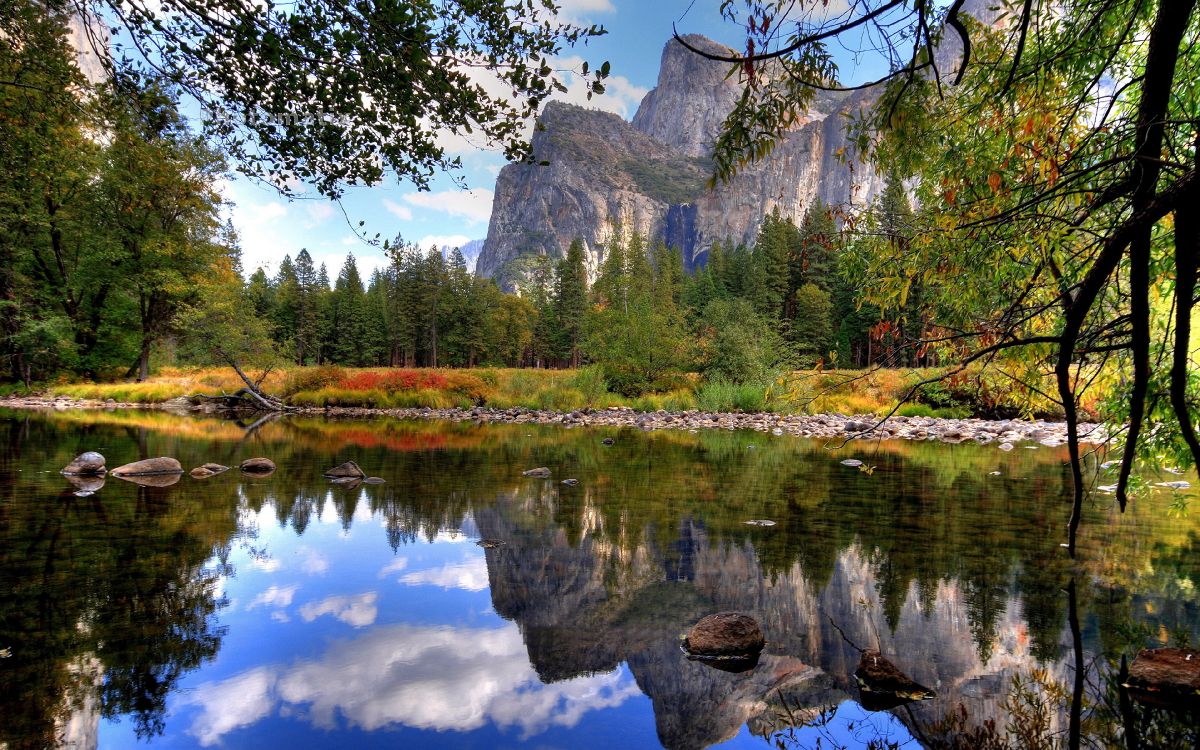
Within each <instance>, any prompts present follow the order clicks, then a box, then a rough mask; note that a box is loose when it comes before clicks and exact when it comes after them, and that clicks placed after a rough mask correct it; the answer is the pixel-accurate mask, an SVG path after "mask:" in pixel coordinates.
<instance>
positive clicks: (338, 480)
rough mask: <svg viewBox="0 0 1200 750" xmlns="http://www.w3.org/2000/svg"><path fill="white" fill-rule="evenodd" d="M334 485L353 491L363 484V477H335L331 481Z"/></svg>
mask: <svg viewBox="0 0 1200 750" xmlns="http://www.w3.org/2000/svg"><path fill="white" fill-rule="evenodd" d="M329 481H330V482H331V483H332V484H336V485H337V486H338V487H341V488H343V489H347V490H353V489H355V488H357V487H359V486H361V485H362V483H363V478H362V477H333V478H332V479H330V480H329Z"/></svg>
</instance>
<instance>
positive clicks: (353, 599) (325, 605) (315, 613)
mask: <svg viewBox="0 0 1200 750" xmlns="http://www.w3.org/2000/svg"><path fill="white" fill-rule="evenodd" d="M378 599H379V594H377V593H376V592H374V591H368V592H366V593H365V594H357V595H355V596H331V597H328V598H326V599H322V600H321V601H319V602H309V603H308V604H305V605H304V606H303V607H301V608H300V616H301V617H303V618H304V621H305V622H312V621H313V620H315V619H317V618H318V617H320V616H321V615H333V616H334V617H335V618H336V619H338V620H341V621H342V622H344V623H346V624H347V625H353V626H354V627H356V628H361V627H366V626H367V625H372V624H374V623H375V616H376V615H378V614H379V608H378V607H376V606H375V602H376V601H377V600H378Z"/></svg>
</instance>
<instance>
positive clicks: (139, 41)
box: [3, 0, 609, 197]
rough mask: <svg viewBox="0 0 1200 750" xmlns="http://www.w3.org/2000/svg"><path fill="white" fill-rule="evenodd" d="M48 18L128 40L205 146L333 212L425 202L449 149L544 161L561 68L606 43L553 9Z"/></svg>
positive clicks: (185, 10) (259, 10) (119, 61)
mask: <svg viewBox="0 0 1200 750" xmlns="http://www.w3.org/2000/svg"><path fill="white" fill-rule="evenodd" d="M26 2H28V0H26ZM28 5H30V6H33V5H34V3H32V2H28ZM45 6H46V7H45V10H44V12H46V13H49V14H52V15H56V16H59V17H64V16H66V15H68V14H70V13H78V14H82V15H84V17H85V18H88V19H91V23H92V24H93V25H99V24H100V23H101V22H103V23H107V24H112V25H114V26H115V27H116V29H117V30H118V33H117V34H116V35H115V36H114V39H116V40H117V41H116V43H115V44H114V47H115V54H114V55H113V58H114V66H115V67H117V68H119V69H126V70H137V71H152V72H153V73H154V74H155V76H156V77H161V78H164V79H167V80H171V81H175V82H177V83H178V84H179V85H180V86H181V87H182V88H183V90H184V91H185V92H186V94H187V96H188V97H189V98H190V99H192V100H193V101H194V102H195V103H196V104H197V105H198V106H197V109H199V110H200V111H202V112H203V119H204V131H205V133H204V134H205V136H206V137H207V138H209V139H211V140H212V141H213V142H214V143H216V144H219V146H220V148H221V150H222V151H224V152H225V153H227V154H229V155H230V156H231V157H233V158H234V159H236V160H237V161H238V163H239V165H240V168H241V170H242V171H243V172H245V173H247V174H250V175H253V176H257V177H263V178H266V179H268V180H270V181H271V182H273V183H274V184H275V185H276V186H279V187H280V188H281V189H286V187H285V185H286V183H287V181H289V180H291V179H299V180H302V181H305V182H309V183H312V184H314V185H316V186H317V187H318V189H319V190H320V191H321V192H322V193H323V194H325V195H328V196H331V197H333V196H338V195H340V193H341V191H342V189H343V186H344V185H346V184H355V183H358V184H374V183H377V182H379V181H380V179H382V178H383V176H384V174H385V173H391V174H394V175H395V176H396V177H397V178H399V179H404V180H409V181H411V182H413V183H414V184H416V185H417V186H418V187H420V188H426V187H427V186H428V184H429V180H430V178H431V176H432V175H433V173H434V172H435V171H441V170H450V171H454V170H457V169H458V168H459V167H460V166H461V164H460V162H459V159H458V158H457V157H454V156H453V155H452V154H450V153H448V152H447V151H446V147H445V145H444V144H445V142H446V141H445V138H444V136H445V135H446V134H449V135H454V136H459V137H476V138H479V139H480V140H482V141H483V142H485V143H487V144H490V145H494V146H498V147H500V148H502V149H503V151H504V153H505V155H506V156H507V157H508V158H510V159H513V160H520V159H529V158H531V154H530V149H529V142H528V138H527V134H526V129H525V128H526V125H527V124H528V122H529V121H530V120H531V119H532V117H533V115H535V114H536V113H537V112H538V110H539V109H540V107H541V105H542V103H543V102H545V101H546V100H547V99H548V97H549V96H550V95H552V94H553V93H554V92H556V91H565V90H566V89H565V87H564V86H563V84H562V82H561V81H560V80H559V78H558V73H557V72H556V70H555V59H556V58H557V57H558V56H559V55H560V53H562V52H563V50H564V47H569V46H572V45H575V44H584V43H586V42H587V41H588V40H589V39H591V38H593V37H596V36H598V35H601V34H603V33H604V30H603V29H601V28H599V27H596V26H590V27H588V28H582V27H578V26H574V25H571V24H567V23H561V22H559V21H558V20H557V16H556V14H557V10H558V7H557V5H556V4H555V3H553V2H536V3H535V2H528V3H510V2H503V0H485V1H484V2H466V1H465V0H450V1H449V2H435V0H415V1H414V2H404V3H371V4H362V3H353V2H348V1H347V0H319V1H315V2H306V3H299V4H291V5H287V6H281V5H272V4H270V3H246V2H241V0H210V1H209V2H204V3H192V2H182V1H181V0H167V2H166V3H164V4H162V5H161V8H160V7H159V6H158V5H157V4H147V3H144V2H141V1H140V0H51V1H50V2H48V3H45ZM100 19H103V21H101V20H100ZM3 32H4V34H5V35H8V34H9V32H10V30H9V29H8V28H4V29H3ZM105 52H107V51H105ZM104 57H107V55H104ZM608 70H609V66H608V63H604V64H602V65H600V66H596V67H589V66H588V65H586V64H581V65H580V66H579V67H578V68H577V69H576V71H575V72H576V73H577V74H578V75H581V76H582V77H583V79H584V81H585V86H586V90H587V94H588V96H589V97H590V96H591V94H592V93H597V94H599V93H603V91H604V86H603V84H602V83H601V81H602V80H603V79H604V78H605V77H606V76H607V75H608ZM493 92H499V93H493Z"/></svg>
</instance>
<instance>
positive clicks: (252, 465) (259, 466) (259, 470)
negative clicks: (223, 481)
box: [239, 456, 275, 474]
mask: <svg viewBox="0 0 1200 750" xmlns="http://www.w3.org/2000/svg"><path fill="white" fill-rule="evenodd" d="M239 468H240V469H241V470H242V471H244V472H246V473H247V474H270V473H271V472H273V471H275V462H274V461H272V460H271V459H269V458H262V457H261V456H259V457H257V458H247V459H246V460H245V461H242V464H241V466H240V467H239Z"/></svg>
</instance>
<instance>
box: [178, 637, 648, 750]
mask: <svg viewBox="0 0 1200 750" xmlns="http://www.w3.org/2000/svg"><path fill="white" fill-rule="evenodd" d="M639 692H640V691H639V689H638V687H637V683H636V682H634V680H633V679H631V678H630V677H629V675H628V673H626V672H621V671H615V672H611V673H608V674H598V675H591V676H588V677H578V678H575V679H572V680H564V681H562V682H556V683H552V684H549V685H545V684H543V683H542V682H541V680H540V679H538V676H537V672H535V671H534V669H533V667H531V666H530V664H529V657H528V655H527V653H526V650H525V644H524V641H523V640H522V638H521V632H520V630H519V628H518V627H517V625H516V624H515V623H506V624H505V625H504V627H502V628H499V629H495V630H485V629H469V628H466V629H452V628H446V627H444V626H433V627H416V626H411V625H401V626H393V627H386V628H377V629H375V630H373V631H371V632H369V633H367V634H366V635H364V636H362V637H361V638H358V639H355V640H351V641H343V642H339V643H335V644H333V645H332V646H330V648H329V649H328V650H327V651H326V652H325V654H324V655H322V656H321V657H320V658H319V659H315V660H312V661H302V662H299V663H297V664H295V665H294V666H290V667H284V666H282V665H276V666H273V667H258V668H255V669H252V670H250V671H248V672H245V673H243V674H241V675H237V676H234V677H231V678H229V679H227V680H224V681H222V682H210V683H206V684H203V685H200V686H199V687H198V688H197V689H196V690H195V691H194V692H192V693H190V694H188V695H185V696H183V697H181V699H180V701H181V703H182V704H183V705H194V706H198V707H199V711H198V712H197V714H196V716H195V717H194V718H193V720H192V723H191V726H190V728H189V730H188V732H189V733H190V734H191V735H193V736H194V737H196V738H197V739H199V741H200V743H201V744H203V745H213V744H216V743H218V742H220V740H221V738H222V737H223V736H224V735H225V734H228V733H229V732H231V731H233V730H234V729H237V728H238V727H243V726H248V725H250V724H253V723H255V722H257V721H260V720H261V719H264V718H266V717H267V716H269V715H271V714H273V713H275V712H276V711H278V712H279V713H280V714H288V715H292V716H297V717H304V718H306V719H307V720H308V721H309V722H311V723H312V724H313V725H314V726H316V727H319V728H323V729H327V728H332V727H335V726H338V724H339V723H340V721H345V722H346V724H348V725H349V726H351V727H354V728H358V729H362V730H365V731H373V730H377V729H380V728H383V727H388V726H395V725H405V726H410V727H415V728H419V729H432V730H437V731H446V730H451V731H470V730H473V729H478V728H480V727H482V726H484V725H485V724H487V723H489V722H490V723H492V724H495V725H496V726H498V727H502V728H506V727H517V728H518V729H520V730H521V731H522V733H523V734H524V736H525V738H528V737H530V736H533V735H536V734H538V733H540V732H543V731H545V730H546V729H548V728H549V727H552V726H560V727H573V726H575V725H576V724H577V723H578V722H579V720H580V719H581V718H582V717H583V716H584V714H586V713H587V712H589V711H595V710H600V709H605V708H613V707H616V706H619V705H621V704H622V703H624V702H625V701H626V700H628V699H629V698H631V697H633V696H636V695H638V694H639Z"/></svg>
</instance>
